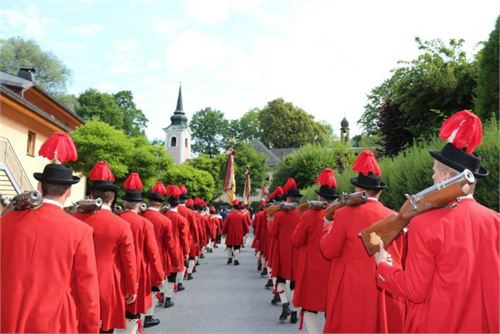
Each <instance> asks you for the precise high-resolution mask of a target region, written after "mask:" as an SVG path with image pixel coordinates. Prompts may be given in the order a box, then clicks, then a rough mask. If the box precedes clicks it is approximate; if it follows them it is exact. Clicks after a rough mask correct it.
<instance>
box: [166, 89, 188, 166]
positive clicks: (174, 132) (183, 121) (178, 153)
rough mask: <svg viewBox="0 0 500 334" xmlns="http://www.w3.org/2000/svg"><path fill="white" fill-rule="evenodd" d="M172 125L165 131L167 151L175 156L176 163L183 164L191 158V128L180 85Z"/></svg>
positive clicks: (171, 119)
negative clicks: (183, 105)
mask: <svg viewBox="0 0 500 334" xmlns="http://www.w3.org/2000/svg"><path fill="white" fill-rule="evenodd" d="M170 122H171V123H170V125H169V126H168V127H166V128H164V129H163V131H165V151H166V152H167V153H168V154H170V155H171V156H172V158H174V162H175V163H176V164H181V163H183V162H184V161H186V160H189V159H191V130H190V129H189V126H188V119H187V117H186V114H184V110H183V107H182V89H181V86H179V96H178V97H177V107H176V108H175V112H174V114H173V115H172V116H171V117H170Z"/></svg>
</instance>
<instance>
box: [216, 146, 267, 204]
mask: <svg viewBox="0 0 500 334" xmlns="http://www.w3.org/2000/svg"><path fill="white" fill-rule="evenodd" d="M234 149H235V150H236V156H235V157H234V165H235V167H236V168H235V179H236V193H237V194H241V195H242V194H243V188H244V185H245V172H246V170H247V169H248V170H249V171H250V180H251V184H252V193H256V192H257V191H260V187H261V185H263V184H264V185H265V184H267V177H268V165H267V158H266V156H265V155H263V154H262V153H259V152H257V151H256V150H254V149H253V148H252V146H250V145H249V144H247V143H243V142H242V143H238V144H236V146H235V147H234ZM226 165H227V164H226V163H225V164H223V168H222V175H221V176H222V178H221V180H224V177H225V175H226Z"/></svg>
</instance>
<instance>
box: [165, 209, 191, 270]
mask: <svg viewBox="0 0 500 334" xmlns="http://www.w3.org/2000/svg"><path fill="white" fill-rule="evenodd" d="M164 214H165V216H167V217H168V218H169V219H170V221H171V222H172V231H173V236H174V243H175V246H174V253H173V256H174V257H176V258H177V266H173V267H172V270H173V271H172V272H176V273H180V272H182V271H183V270H184V261H185V260H187V259H185V258H184V256H185V255H186V254H188V253H189V223H188V221H187V219H186V218H184V217H182V216H181V215H180V214H179V213H178V212H177V211H173V210H169V211H167V212H165V213H164Z"/></svg>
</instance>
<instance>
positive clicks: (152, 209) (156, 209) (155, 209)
mask: <svg viewBox="0 0 500 334" xmlns="http://www.w3.org/2000/svg"><path fill="white" fill-rule="evenodd" d="M148 210H151V211H156V212H160V209H158V208H153V207H152V206H150V207H148Z"/></svg>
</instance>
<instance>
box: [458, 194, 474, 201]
mask: <svg viewBox="0 0 500 334" xmlns="http://www.w3.org/2000/svg"><path fill="white" fill-rule="evenodd" d="M466 198H469V199H472V198H474V194H468V195H465V196H460V197H458V198H457V200H463V199H466Z"/></svg>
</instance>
